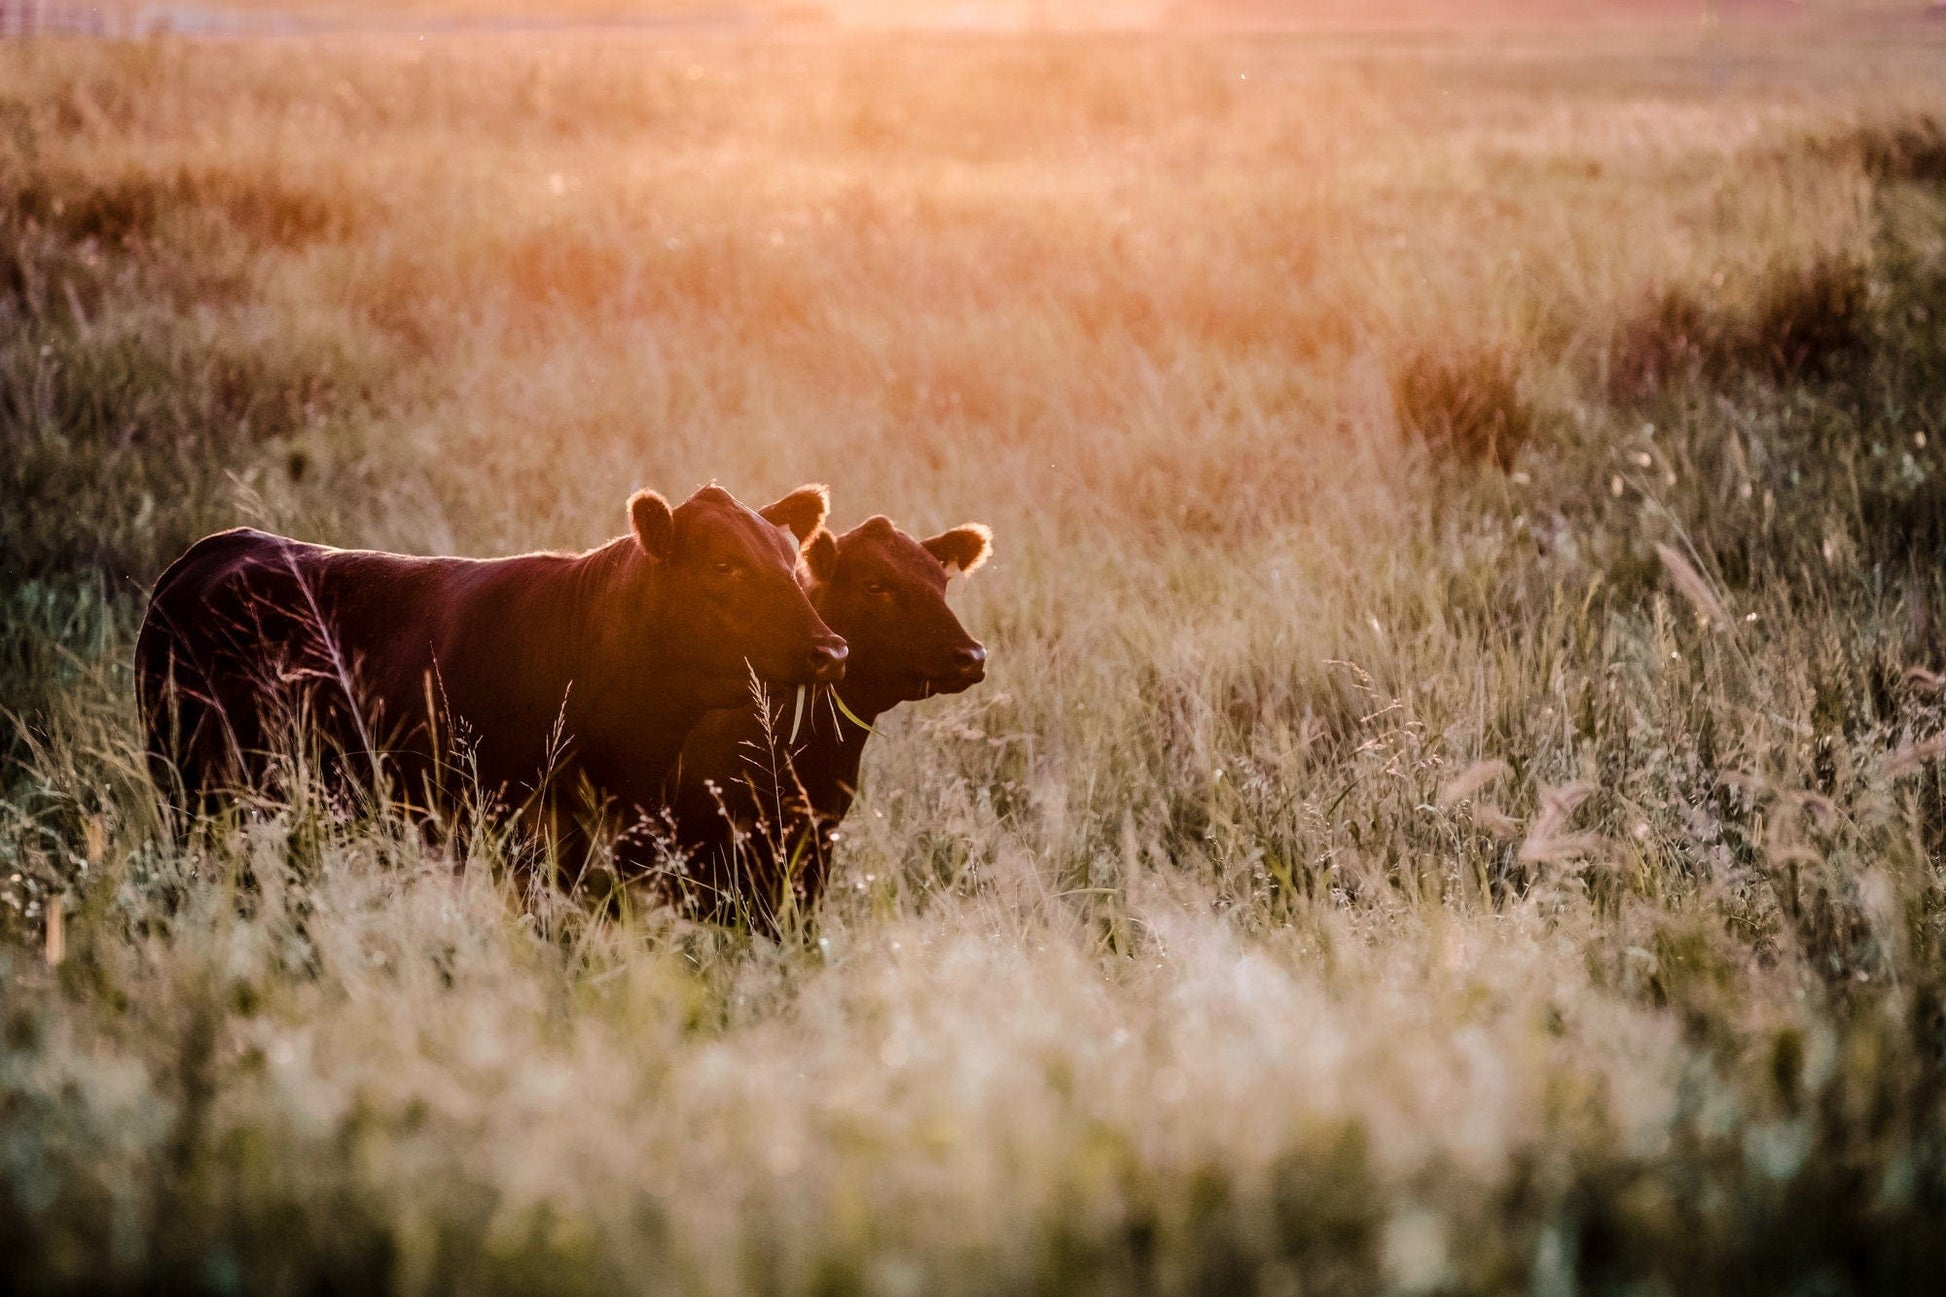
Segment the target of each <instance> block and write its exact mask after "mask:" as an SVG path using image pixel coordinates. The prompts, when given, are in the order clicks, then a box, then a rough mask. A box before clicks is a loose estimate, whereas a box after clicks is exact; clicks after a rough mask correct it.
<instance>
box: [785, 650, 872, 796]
mask: <svg viewBox="0 0 1946 1297" xmlns="http://www.w3.org/2000/svg"><path fill="white" fill-rule="evenodd" d="M836 688H837V693H838V698H839V700H841V701H842V702H843V703H844V708H842V709H841V708H839V707H837V706H835V705H833V703H832V701H831V700H830V699H828V698H824V699H819V700H818V701H817V703H816V704H815V713H814V714H813V715H812V716H811V717H810V718H809V722H810V723H809V725H808V726H807V728H808V729H809V731H810V733H809V736H808V737H807V738H806V739H805V740H804V742H803V744H802V746H800V747H799V749H798V751H797V754H796V756H795V757H794V758H793V761H794V764H795V767H796V770H797V775H798V778H799V780H800V781H801V782H802V783H803V785H804V792H805V794H806V796H807V797H809V799H810V802H811V805H812V807H813V808H815V809H816V810H817V811H819V812H820V813H822V814H825V815H843V814H844V813H845V811H846V810H848V809H850V806H851V799H852V798H853V797H854V796H855V795H856V794H857V791H858V771H859V767H860V766H861V765H862V764H863V762H864V760H865V741H866V740H867V739H869V738H870V737H871V736H872V734H873V732H874V728H873V727H875V726H876V725H877V723H878V718H879V717H881V716H883V715H884V714H885V713H886V712H889V711H891V710H892V708H893V707H895V706H897V705H898V702H899V700H898V699H897V698H896V697H893V696H891V695H890V694H889V693H887V692H886V691H883V690H878V689H874V688H872V687H871V686H870V685H869V684H865V683H863V682H854V681H850V680H847V681H845V682H844V683H843V684H840V685H838V686H837V687H836ZM846 710H849V711H850V713H851V714H850V715H849V716H847V715H846V714H845V712H846ZM790 711H791V704H790V703H789V702H788V701H787V702H786V704H785V707H784V718H783V719H784V724H785V727H786V728H785V730H784V731H783V732H785V733H788V732H789V730H788V726H789V717H790Z"/></svg>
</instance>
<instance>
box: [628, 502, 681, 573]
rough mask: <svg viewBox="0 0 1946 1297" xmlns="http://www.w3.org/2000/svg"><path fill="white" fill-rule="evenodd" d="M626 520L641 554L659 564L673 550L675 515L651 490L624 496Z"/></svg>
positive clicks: (666, 503)
mask: <svg viewBox="0 0 1946 1297" xmlns="http://www.w3.org/2000/svg"><path fill="white" fill-rule="evenodd" d="M628 520H629V522H630V523H632V524H633V525H634V527H635V543H636V544H638V545H640V546H641V547H642V552H643V553H644V554H647V555H648V556H649V557H650V558H652V559H654V560H655V561H656V562H658V563H660V562H663V561H665V560H666V559H668V557H669V553H670V551H671V550H673V549H674V548H675V541H676V515H675V514H673V513H671V512H669V502H668V501H667V500H665V499H663V498H662V497H661V496H659V495H657V494H656V493H655V492H654V491H637V492H636V493H635V494H634V495H631V496H630V497H628Z"/></svg>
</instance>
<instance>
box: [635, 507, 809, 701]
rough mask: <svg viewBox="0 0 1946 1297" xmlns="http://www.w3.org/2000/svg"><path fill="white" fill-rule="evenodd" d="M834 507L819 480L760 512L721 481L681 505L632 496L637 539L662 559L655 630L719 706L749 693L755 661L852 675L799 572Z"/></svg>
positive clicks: (770, 677) (793, 671)
mask: <svg viewBox="0 0 1946 1297" xmlns="http://www.w3.org/2000/svg"><path fill="white" fill-rule="evenodd" d="M827 507H828V505H827V500H826V496H825V489H824V488H823V487H821V486H804V487H799V488H798V489H797V490H795V491H793V492H791V493H790V494H789V495H787V496H785V497H784V498H783V499H781V500H779V501H777V502H776V503H775V504H773V505H771V506H769V507H768V508H766V509H764V510H762V511H761V512H759V511H756V510H752V509H749V508H747V507H746V506H744V505H743V504H741V503H739V502H738V501H737V499H736V497H735V496H732V495H731V494H730V493H729V492H728V491H725V490H723V489H722V488H721V487H715V486H709V487H704V488H703V489H702V490H700V491H698V492H697V493H696V494H695V495H692V496H690V497H689V499H687V500H685V501H683V503H682V504H680V505H678V506H677V507H676V508H675V509H673V510H671V509H670V508H669V506H668V504H667V503H666V502H665V501H664V500H663V499H662V497H661V496H659V495H656V494H655V493H654V492H652V491H641V492H637V493H636V494H635V495H634V496H633V497H632V498H631V499H630V500H629V515H630V519H631V521H632V522H633V523H634V526H635V538H636V541H637V542H638V543H639V544H640V545H641V547H642V551H643V553H644V554H646V555H647V556H648V558H649V560H650V562H651V563H653V564H656V565H657V566H658V568H659V569H660V571H659V576H660V582H659V584H660V587H661V596H660V598H659V600H658V604H659V612H660V616H659V617H658V622H659V625H658V626H657V628H656V633H657V634H658V635H659V636H661V637H662V640H663V650H664V652H665V653H666V655H667V656H668V658H669V660H670V661H671V662H672V663H674V664H676V665H677V666H678V667H679V668H682V669H685V670H686V671H687V672H688V673H689V674H690V676H691V677H692V679H693V680H694V681H695V683H696V687H697V688H698V691H699V692H700V693H701V694H702V696H703V698H704V700H705V701H706V702H708V703H709V704H710V705H711V706H714V707H734V706H736V705H737V704H739V703H741V702H743V701H745V700H747V699H748V698H749V696H750V673H751V672H752V671H755V672H756V673H757V675H759V676H760V677H762V678H763V679H764V680H765V681H767V682H769V683H771V684H773V685H781V686H786V687H788V686H794V685H800V684H828V683H830V682H832V681H835V680H837V679H839V678H840V677H842V676H843V675H844V673H845V657H846V649H845V641H844V640H843V639H841V638H839V637H838V636H837V635H834V634H833V633H832V632H831V628H830V627H828V626H826V625H825V624H824V622H823V621H822V620H820V619H819V617H818V614H817V612H816V611H815V610H813V609H812V607H811V604H810V601H809V600H808V599H807V598H806V597H805V593H804V590H803V588H802V585H801V583H800V579H799V576H800V574H799V549H800V546H801V545H802V544H803V542H804V541H805V540H808V539H809V538H810V537H811V536H813V535H816V534H819V533H820V531H821V528H822V524H823V522H824V515H825V510H826V508H827Z"/></svg>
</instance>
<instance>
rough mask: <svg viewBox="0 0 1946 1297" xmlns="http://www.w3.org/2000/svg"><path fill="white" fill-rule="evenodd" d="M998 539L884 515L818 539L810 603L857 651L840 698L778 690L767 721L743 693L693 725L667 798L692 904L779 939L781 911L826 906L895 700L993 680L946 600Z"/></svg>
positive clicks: (973, 527) (810, 552)
mask: <svg viewBox="0 0 1946 1297" xmlns="http://www.w3.org/2000/svg"><path fill="white" fill-rule="evenodd" d="M991 547H992V538H991V533H990V532H989V531H988V530H987V529H986V528H985V527H983V526H980V525H977V524H968V525H966V526H963V527H955V528H954V529H952V530H951V531H947V532H942V533H941V534H940V535H937V536H934V537H932V538H931V539H930V540H924V541H919V540H914V539H913V538H912V537H910V536H908V535H906V534H905V533H904V532H902V531H900V530H899V529H898V528H897V527H895V526H893V525H892V522H891V520H890V519H887V518H885V517H882V516H881V517H876V518H872V519H870V520H869V521H867V522H865V523H864V524H862V525H861V526H859V527H857V528H855V529H854V530H852V531H850V532H847V533H846V534H845V535H843V536H839V537H835V538H834V537H833V536H831V534H830V533H829V532H821V533H820V534H819V535H817V536H816V537H814V538H813V539H812V541H811V543H810V545H809V546H807V547H806V550H805V559H806V566H807V569H808V573H809V576H810V580H811V584H810V596H811V603H812V606H813V607H815V608H816V609H817V610H818V615H819V616H821V617H823V618H824V619H825V621H826V623H827V624H829V625H830V627H831V628H832V629H833V630H835V631H837V632H838V633H839V634H841V635H843V636H844V637H845V641H846V643H847V644H849V645H850V646H851V660H850V665H849V666H848V667H847V668H846V671H845V677H844V681H843V683H842V684H839V685H836V686H834V687H833V691H834V692H835V693H836V694H837V697H838V699H839V701H841V702H842V703H843V706H842V707H839V706H834V705H833V704H832V703H831V701H830V700H829V699H828V698H825V697H822V696H821V691H819V692H814V693H813V694H812V695H811V697H810V699H809V701H808V703H807V704H800V702H799V699H798V697H797V696H796V692H795V691H788V692H778V691H775V690H773V691H771V692H770V700H769V701H770V715H769V717H768V719H766V717H765V716H764V715H763V714H762V713H761V712H760V711H759V710H758V709H757V708H756V706H755V705H754V704H752V703H751V702H750V701H748V700H746V701H745V704H744V705H743V706H741V707H738V708H734V709H727V710H724V711H718V712H712V713H711V714H710V715H709V716H707V717H705V718H704V720H703V722H702V723H701V724H699V725H698V726H697V727H696V728H695V730H694V731H692V732H691V733H690V736H689V740H688V742H686V743H685V744H684V745H683V749H682V759H681V761H680V763H679V764H678V767H677V774H676V780H675V791H674V794H673V796H672V797H671V799H670V804H669V816H670V819H671V821H672V824H671V828H672V830H673V838H674V841H673V843H671V844H670V845H671V846H672V847H673V848H674V850H673V853H672V854H673V855H674V856H675V857H676V861H675V862H674V866H673V869H674V872H673V873H672V874H671V875H670V876H669V878H670V881H671V883H672V885H673V887H674V888H675V890H676V891H677V893H678V895H679V896H680V897H681V899H682V900H683V903H684V904H685V906H686V907H687V908H688V909H689V910H690V911H691V912H693V913H696V914H699V915H702V916H704V917H708V918H711V919H715V920H718V921H722V920H725V919H728V918H732V917H735V916H737V915H742V916H745V917H747V918H748V919H749V921H750V922H751V923H752V924H753V925H754V926H755V927H757V928H758V929H759V930H761V931H765V932H769V933H772V934H774V933H776V932H777V931H778V930H779V922H780V919H781V918H782V916H783V914H784V913H785V912H787V911H788V910H790V909H792V908H795V909H796V910H797V912H798V913H800V914H808V913H809V912H810V911H811V909H812V908H813V907H815V906H816V904H817V900H818V896H819V893H820V892H821V891H822V889H823V887H824V882H825V877H826V874H827V872H828V870H829V867H830V856H831V849H832V844H833V838H834V831H835V830H836V828H837V826H838V824H839V823H840V821H842V820H843V819H844V817H845V814H846V813H847V812H848V811H849V810H850V809H851V803H852V799H853V798H854V797H855V796H856V795H857V791H858V772H859V762H860V761H861V760H862V759H863V757H864V754H865V740H866V739H867V738H869V737H870V736H871V733H872V731H871V729H870V728H868V727H869V726H871V724H872V723H873V722H874V721H876V720H877V719H878V717H880V716H881V715H883V714H884V713H885V712H887V711H889V710H890V709H891V708H893V707H895V706H897V705H898V704H899V703H902V702H907V701H911V700H915V699H920V698H926V697H929V696H931V695H933V694H949V693H958V692H960V691H961V690H964V689H967V688H970V687H971V686H973V685H975V684H978V683H979V682H980V681H981V680H982V679H984V678H985V675H986V649H985V648H983V647H982V646H981V644H980V642H979V641H978V640H976V639H974V638H973V637H972V636H970V635H968V634H967V633H966V630H965V628H964V627H962V626H961V625H960V622H959V619H958V618H957V617H955V616H954V615H953V610H952V609H951V608H949V607H947V605H946V583H947V579H948V577H949V576H950V575H951V574H952V573H953V572H955V571H958V572H964V573H970V572H972V571H974V570H975V569H977V568H978V567H979V566H980V565H981V564H982V563H984V562H986V559H987V555H988V553H989V552H990V550H991ZM800 707H801V711H800ZM793 721H796V722H797V724H796V727H795V728H797V729H798V733H797V734H796V735H795V736H793V735H792V734H791V730H792V729H793V728H794V726H793Z"/></svg>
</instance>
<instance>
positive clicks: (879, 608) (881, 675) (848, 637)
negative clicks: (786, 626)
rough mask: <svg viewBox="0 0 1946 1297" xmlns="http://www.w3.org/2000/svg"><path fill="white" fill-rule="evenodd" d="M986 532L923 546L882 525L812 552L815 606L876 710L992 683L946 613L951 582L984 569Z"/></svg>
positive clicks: (960, 533) (971, 528) (817, 541)
mask: <svg viewBox="0 0 1946 1297" xmlns="http://www.w3.org/2000/svg"><path fill="white" fill-rule="evenodd" d="M991 547H992V539H991V533H989V532H988V531H987V529H986V528H985V527H982V526H979V525H977V524H969V525H967V526H964V527H955V528H954V529H953V530H951V531H948V532H942V533H940V534H939V535H937V536H934V537H933V538H932V539H930V540H925V541H918V540H914V539H913V538H912V537H910V536H908V535H906V534H905V533H904V532H902V531H900V530H899V529H898V528H897V527H895V526H893V525H892V523H891V521H890V520H888V519H886V518H883V517H879V518H873V519H871V520H870V521H868V522H866V523H864V524H862V525H860V526H859V527H857V528H854V529H853V530H851V531H849V532H846V533H845V534H844V535H843V536H837V537H834V536H832V535H831V533H829V532H819V533H818V535H817V536H815V537H814V538H813V539H812V542H811V544H810V545H809V546H808V547H807V549H806V551H805V559H806V561H807V563H808V566H809V568H810V572H811V578H812V587H811V591H812V593H811V598H812V602H813V603H815V604H816V605H817V608H818V611H819V613H820V614H822V615H823V617H824V619H825V621H826V622H828V623H830V625H831V628H832V629H833V630H835V631H837V632H838V633H839V634H841V635H843V636H844V637H845V642H846V643H847V644H849V645H850V646H851V664H850V666H849V668H848V669H847V678H848V679H849V680H850V681H851V682H852V683H853V684H854V685H856V686H857V687H858V689H859V691H860V692H861V693H868V694H869V695H871V697H872V698H873V700H874V701H879V702H884V703H887V704H889V703H894V702H903V701H907V700H910V699H915V698H924V697H927V696H928V695H930V694H950V693H958V692H959V691H960V690H962V689H965V688H967V687H969V686H971V685H975V684H978V683H979V682H980V681H981V680H982V679H984V678H985V676H986V660H987V652H986V649H985V648H984V647H983V646H982V645H981V644H980V642H979V641H978V640H976V639H974V638H973V637H972V636H971V635H968V634H967V633H966V628H965V627H963V626H961V625H960V623H959V618H957V617H955V616H954V615H953V610H952V609H951V608H949V607H947V606H946V581H947V578H948V577H949V576H951V575H952V573H954V572H971V571H973V570H974V569H975V568H977V567H979V566H980V564H982V563H984V562H986V558H987V554H988V552H989V550H990V549H991Z"/></svg>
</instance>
